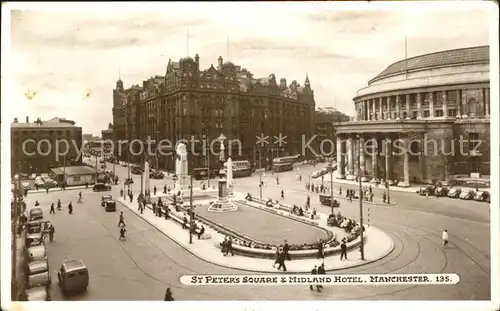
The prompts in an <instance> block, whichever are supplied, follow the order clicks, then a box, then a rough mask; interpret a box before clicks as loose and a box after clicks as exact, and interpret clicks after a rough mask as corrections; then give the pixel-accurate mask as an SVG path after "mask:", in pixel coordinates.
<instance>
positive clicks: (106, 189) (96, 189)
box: [93, 183, 111, 192]
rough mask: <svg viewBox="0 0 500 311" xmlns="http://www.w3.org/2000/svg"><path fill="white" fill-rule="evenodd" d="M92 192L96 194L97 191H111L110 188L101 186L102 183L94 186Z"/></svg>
mask: <svg viewBox="0 0 500 311" xmlns="http://www.w3.org/2000/svg"><path fill="white" fill-rule="evenodd" d="M93 190H94V191H96V192H97V191H109V190H111V186H109V185H106V184H103V183H98V184H95V185H94V187H93Z"/></svg>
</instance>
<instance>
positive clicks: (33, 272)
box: [26, 259, 52, 287]
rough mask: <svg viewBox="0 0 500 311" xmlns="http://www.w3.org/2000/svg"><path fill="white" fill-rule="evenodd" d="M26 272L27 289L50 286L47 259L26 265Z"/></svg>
mask: <svg viewBox="0 0 500 311" xmlns="http://www.w3.org/2000/svg"><path fill="white" fill-rule="evenodd" d="M26 270H27V273H26V278H27V280H26V281H27V284H28V286H29V287H36V286H48V285H50V284H51V282H52V280H51V277H50V269H49V261H48V260H47V259H44V260H37V261H32V262H30V263H28V264H27V269H26Z"/></svg>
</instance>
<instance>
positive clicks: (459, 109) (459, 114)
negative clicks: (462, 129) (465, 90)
mask: <svg viewBox="0 0 500 311" xmlns="http://www.w3.org/2000/svg"><path fill="white" fill-rule="evenodd" d="M456 98H457V100H456V103H457V117H458V118H461V117H462V97H461V96H460V90H457V91H456Z"/></svg>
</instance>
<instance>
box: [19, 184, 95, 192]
mask: <svg viewBox="0 0 500 311" xmlns="http://www.w3.org/2000/svg"><path fill="white" fill-rule="evenodd" d="M91 187H93V185H89V189H90V188H91ZM85 188H86V187H85V185H83V186H71V187H66V188H65V190H62V189H61V188H59V187H58V188H49V192H57V191H66V190H77V189H85ZM43 192H47V190H46V189H38V190H34V189H33V190H28V193H43Z"/></svg>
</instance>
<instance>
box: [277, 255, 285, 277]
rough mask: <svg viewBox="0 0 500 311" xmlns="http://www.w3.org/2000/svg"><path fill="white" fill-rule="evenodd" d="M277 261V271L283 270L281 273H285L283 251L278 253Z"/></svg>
mask: <svg viewBox="0 0 500 311" xmlns="http://www.w3.org/2000/svg"><path fill="white" fill-rule="evenodd" d="M278 259H279V262H278V263H279V266H278V270H280V269H281V268H283V271H285V272H286V265H285V252H284V251H283V250H281V251H280V255H279V257H278Z"/></svg>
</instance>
